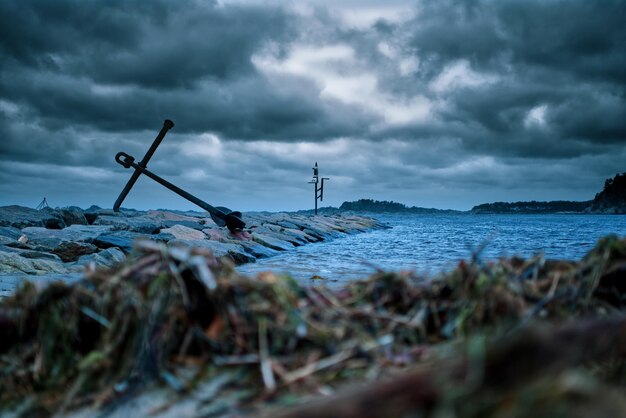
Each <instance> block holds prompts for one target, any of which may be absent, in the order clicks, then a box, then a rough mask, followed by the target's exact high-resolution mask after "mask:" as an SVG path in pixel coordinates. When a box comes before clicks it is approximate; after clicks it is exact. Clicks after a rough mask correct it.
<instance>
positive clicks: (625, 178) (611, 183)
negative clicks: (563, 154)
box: [470, 173, 626, 214]
mask: <svg viewBox="0 0 626 418" xmlns="http://www.w3.org/2000/svg"><path fill="white" fill-rule="evenodd" d="M470 213H524V214H532V213H538V214H539V213H596V214H602V213H604V214H626V173H622V174H617V175H616V176H615V177H614V178H612V179H607V180H606V181H605V182H604V189H603V190H602V191H601V192H600V193H597V194H596V196H595V198H594V199H593V200H586V201H582V202H571V201H567V200H557V201H551V202H536V201H531V202H514V203H505V202H496V203H484V204H482V205H478V206H474V207H473V208H472V209H471V210H470Z"/></svg>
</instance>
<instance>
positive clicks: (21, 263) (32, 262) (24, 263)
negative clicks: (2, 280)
mask: <svg viewBox="0 0 626 418" xmlns="http://www.w3.org/2000/svg"><path fill="white" fill-rule="evenodd" d="M66 272H67V269H66V268H65V266H63V264H62V263H60V262H57V261H53V260H40V259H30V258H26V257H22V256H21V255H19V254H16V253H10V252H5V251H0V274H15V273H26V274H33V275H38V274H45V273H66Z"/></svg>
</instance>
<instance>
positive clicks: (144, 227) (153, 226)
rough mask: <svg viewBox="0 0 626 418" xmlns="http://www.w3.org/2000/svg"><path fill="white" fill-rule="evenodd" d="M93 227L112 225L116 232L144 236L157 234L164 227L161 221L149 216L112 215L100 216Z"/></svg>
mask: <svg viewBox="0 0 626 418" xmlns="http://www.w3.org/2000/svg"><path fill="white" fill-rule="evenodd" d="M93 225H111V226H112V227H113V229H114V230H121V231H131V232H139V233H143V234H155V233H157V232H159V229H161V228H162V227H163V226H164V225H163V223H162V222H161V221H160V220H158V219H154V218H150V217H147V216H135V217H122V216H110V215H100V216H98V218H96V220H95V221H94V222H93Z"/></svg>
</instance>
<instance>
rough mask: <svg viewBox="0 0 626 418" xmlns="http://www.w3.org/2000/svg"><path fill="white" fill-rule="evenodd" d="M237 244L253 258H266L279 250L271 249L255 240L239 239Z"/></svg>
mask: <svg viewBox="0 0 626 418" xmlns="http://www.w3.org/2000/svg"><path fill="white" fill-rule="evenodd" d="M238 244H239V245H241V246H242V247H243V249H244V251H245V252H247V253H248V254H250V255H252V256H253V257H255V258H267V257H272V256H275V255H276V254H279V251H276V250H273V249H271V248H269V247H266V246H264V245H261V244H259V243H258V242H255V241H240V242H238Z"/></svg>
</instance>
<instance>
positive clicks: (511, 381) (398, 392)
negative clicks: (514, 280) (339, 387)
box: [278, 317, 626, 418]
mask: <svg viewBox="0 0 626 418" xmlns="http://www.w3.org/2000/svg"><path fill="white" fill-rule="evenodd" d="M625 354H626V318H624V317H619V318H614V319H608V320H587V321H582V322H578V323H572V324H568V325H565V326H561V327H559V328H557V329H546V328H532V329H528V330H525V331H523V332H519V333H517V335H515V336H511V337H509V338H507V339H502V340H501V341H498V342H496V343H495V344H493V345H492V346H491V347H487V348H486V349H485V351H484V352H483V355H482V356H481V357H482V358H480V359H477V358H476V356H475V355H474V356H472V355H467V356H465V358H463V359H459V360H456V361H453V362H452V364H450V362H445V361H442V362H437V363H436V364H434V365H432V366H430V367H428V368H426V369H423V370H419V371H416V372H413V373H410V374H407V375H404V376H402V377H398V378H395V379H393V380H391V381H388V382H382V383H381V382H377V383H375V384H373V385H371V386H368V387H366V388H363V389H360V390H357V391H353V392H350V393H345V394H339V395H337V396H333V397H330V398H327V399H323V400H320V401H317V402H312V403H309V404H304V405H301V406H299V407H296V408H294V409H292V410H290V411H288V412H286V413H283V414H280V415H278V417H279V418H315V417H326V416H328V417H330V416H332V417H334V418H357V417H358V418H369V417H371V418H375V417H403V416H421V415H422V414H424V413H426V414H428V411H429V410H431V409H432V408H433V407H434V406H435V405H437V404H439V403H440V402H441V401H442V400H443V399H444V397H446V396H448V394H447V393H448V392H449V391H450V388H454V387H457V388H458V387H460V386H463V387H464V390H465V394H466V395H471V394H479V393H481V392H484V391H489V390H506V389H511V388H514V387H516V386H518V385H523V384H525V383H528V382H530V381H531V380H532V379H534V378H537V377H540V376H547V375H550V374H552V375H554V374H556V373H558V372H560V371H563V370H565V369H566V368H570V367H576V366H579V365H581V364H584V363H586V362H597V361H605V360H609V359H612V358H617V357H623V356H624V355H625ZM477 366H478V367H477ZM481 366H482V367H481ZM468 388H469V389H468Z"/></svg>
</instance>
